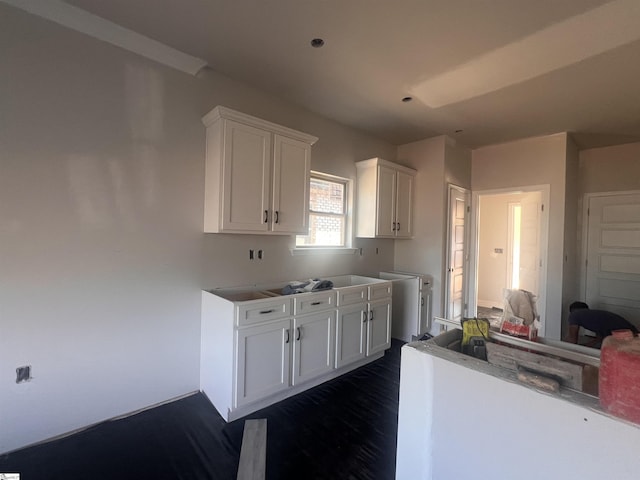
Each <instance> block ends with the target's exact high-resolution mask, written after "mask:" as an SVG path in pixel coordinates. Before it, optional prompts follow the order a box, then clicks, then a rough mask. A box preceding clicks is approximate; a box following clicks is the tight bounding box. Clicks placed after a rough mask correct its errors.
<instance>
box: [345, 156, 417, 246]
mask: <svg viewBox="0 0 640 480" xmlns="http://www.w3.org/2000/svg"><path fill="white" fill-rule="evenodd" d="M356 167H357V170H358V188H357V200H356V209H357V226H356V236H358V237H366V238H411V237H412V236H413V188H414V187H413V186H414V177H415V174H416V171H415V170H413V169H411V168H408V167H404V166H402V165H397V164H395V163H391V162H387V161H386V160H383V159H381V158H372V159H369V160H364V161H362V162H356Z"/></svg>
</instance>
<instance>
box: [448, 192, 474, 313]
mask: <svg viewBox="0 0 640 480" xmlns="http://www.w3.org/2000/svg"><path fill="white" fill-rule="evenodd" d="M454 191H456V192H459V193H462V194H463V195H464V204H465V213H464V251H463V255H464V262H463V265H464V266H463V272H462V282H463V284H462V295H463V298H462V309H461V311H460V315H461V316H462V317H467V316H469V311H470V310H469V305H470V302H469V266H470V264H469V258H470V255H469V252H470V245H469V240H470V238H471V237H470V236H469V232H470V229H469V213H468V212H467V211H466V210H467V208H469V207H470V202H471V191H470V190H468V189H466V188H464V187H460V186H458V185H455V184H453V183H449V184H448V186H447V232H446V234H447V244H446V260H447V263H446V265H445V267H444V272H443V273H444V276H443V278H444V279H445V281H444V292H443V293H444V305H443V307H444V308H443V311H444V312H445V314H446V315H447V316H448V315H449V313H450V312H449V306H450V302H451V298H450V297H451V272H450V271H449V269H450V268H451V263H452V261H453V259H452V258H451V253H452V252H451V240H452V232H451V227H452V225H451V213H452V212H451V196H452V195H453V192H454ZM465 304H466V307H465Z"/></svg>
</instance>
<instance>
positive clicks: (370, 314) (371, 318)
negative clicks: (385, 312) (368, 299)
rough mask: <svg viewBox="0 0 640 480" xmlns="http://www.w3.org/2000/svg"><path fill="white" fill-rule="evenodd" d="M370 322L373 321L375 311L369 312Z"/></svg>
mask: <svg viewBox="0 0 640 480" xmlns="http://www.w3.org/2000/svg"><path fill="white" fill-rule="evenodd" d="M369 321H370V322H371V321H373V310H369Z"/></svg>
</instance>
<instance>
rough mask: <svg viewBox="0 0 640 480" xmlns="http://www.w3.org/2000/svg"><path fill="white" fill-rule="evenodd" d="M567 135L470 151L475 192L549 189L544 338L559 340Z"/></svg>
mask: <svg viewBox="0 0 640 480" xmlns="http://www.w3.org/2000/svg"><path fill="white" fill-rule="evenodd" d="M566 150H567V134H566V133H559V134H556V135H549V136H546V137H537V138H529V139H525V140H519V141H516V142H510V143H505V144H501V145H492V146H489V147H483V148H479V149H477V150H474V151H473V162H472V177H471V178H472V180H471V185H472V188H473V191H474V192H478V191H483V190H492V189H502V188H516V187H523V186H527V185H549V186H550V202H549V203H550V205H548V208H549V210H548V213H549V244H548V257H547V260H548V262H547V263H548V264H547V266H546V267H547V290H546V295H545V300H543V301H546V324H545V336H547V337H549V338H553V339H560V336H561V318H562V286H563V266H564V262H563V254H564V232H565V226H564V221H565V190H566V166H565V163H566Z"/></svg>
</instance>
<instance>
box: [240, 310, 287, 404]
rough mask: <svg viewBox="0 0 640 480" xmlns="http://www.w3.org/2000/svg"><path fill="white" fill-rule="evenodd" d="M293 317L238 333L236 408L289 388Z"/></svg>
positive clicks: (243, 329) (244, 329) (242, 329)
mask: <svg viewBox="0 0 640 480" xmlns="http://www.w3.org/2000/svg"><path fill="white" fill-rule="evenodd" d="M290 327H291V320H281V321H279V322H273V323H268V324H266V325H258V326H255V327H248V328H241V329H238V332H237V342H238V343H237V348H236V354H237V358H236V366H237V373H236V388H235V396H236V398H235V405H234V406H235V407H240V406H242V405H245V404H247V403H251V402H253V401H255V400H260V399H261V398H264V397H266V396H268V395H271V394H273V393H276V392H279V391H281V390H286V389H287V388H288V387H289V368H290V357H291V348H290V347H291V345H290V343H291V340H292V335H291V331H290Z"/></svg>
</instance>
